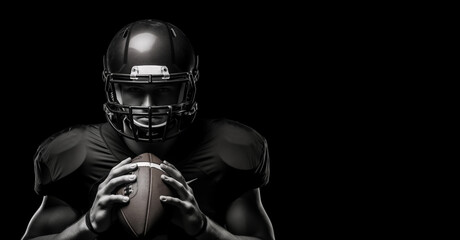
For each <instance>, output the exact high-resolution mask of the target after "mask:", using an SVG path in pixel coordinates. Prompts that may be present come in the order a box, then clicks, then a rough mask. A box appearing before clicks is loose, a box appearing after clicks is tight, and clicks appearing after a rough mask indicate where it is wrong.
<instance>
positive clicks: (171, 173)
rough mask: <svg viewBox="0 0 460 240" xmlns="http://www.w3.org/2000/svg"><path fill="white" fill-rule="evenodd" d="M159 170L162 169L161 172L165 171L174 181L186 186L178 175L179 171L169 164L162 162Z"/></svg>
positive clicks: (179, 174) (180, 175)
mask: <svg viewBox="0 0 460 240" xmlns="http://www.w3.org/2000/svg"><path fill="white" fill-rule="evenodd" d="M160 168H161V169H163V171H165V172H166V173H167V174H168V175H169V176H170V177H172V178H174V179H176V180H177V181H179V182H180V183H182V184H183V185H186V184H187V183H186V182H185V179H184V177H183V176H182V174H181V173H180V171H179V170H177V168H176V167H174V165H172V164H171V163H169V162H167V161H163V163H162V164H160Z"/></svg>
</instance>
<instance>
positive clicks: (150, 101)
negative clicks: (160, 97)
mask: <svg viewBox="0 0 460 240" xmlns="http://www.w3.org/2000/svg"><path fill="white" fill-rule="evenodd" d="M150 106H153V97H152V96H151V95H150V94H145V96H144V99H143V100H142V107H150Z"/></svg>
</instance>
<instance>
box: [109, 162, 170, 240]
mask: <svg viewBox="0 0 460 240" xmlns="http://www.w3.org/2000/svg"><path fill="white" fill-rule="evenodd" d="M161 162H162V161H161V160H160V159H159V158H158V157H156V156H155V155H153V154H151V153H143V154H141V155H139V156H137V157H135V158H134V159H133V160H132V163H136V164H137V166H138V168H137V169H136V171H134V172H132V173H131V174H135V175H137V181H135V182H133V183H132V184H129V185H126V186H123V187H122V188H120V189H119V190H118V191H117V194H121V195H125V196H128V197H129V198H130V200H129V203H128V204H127V205H125V206H122V207H121V208H120V209H119V211H118V217H119V220H120V222H121V225H122V226H123V227H124V228H125V229H126V230H127V231H128V232H130V233H131V234H132V235H133V236H134V237H136V238H142V237H145V236H151V235H156V234H159V233H161V232H162V228H164V226H165V225H164V224H165V218H166V217H167V215H168V214H167V211H166V209H165V208H164V207H163V205H162V203H161V201H160V199H159V197H160V195H169V196H172V195H173V192H172V190H171V189H170V188H169V186H167V185H166V184H165V183H164V182H163V181H162V180H161V175H162V174H164V172H163V170H162V169H161V168H160V163H161Z"/></svg>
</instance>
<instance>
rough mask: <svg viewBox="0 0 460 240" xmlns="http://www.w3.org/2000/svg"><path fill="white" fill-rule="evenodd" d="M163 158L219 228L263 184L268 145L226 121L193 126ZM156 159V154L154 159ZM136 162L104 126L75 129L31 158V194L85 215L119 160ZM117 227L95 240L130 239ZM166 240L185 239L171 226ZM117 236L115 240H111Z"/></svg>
mask: <svg viewBox="0 0 460 240" xmlns="http://www.w3.org/2000/svg"><path fill="white" fill-rule="evenodd" d="M170 152H171V154H169V155H168V156H167V159H166V160H168V161H170V162H172V163H174V165H175V166H176V167H177V168H178V169H179V170H180V171H181V173H182V175H183V176H184V178H185V179H186V180H187V181H190V180H192V179H196V180H194V181H193V182H191V183H190V186H191V187H192V188H193V191H194V195H195V198H196V200H197V202H198V204H199V206H200V209H201V210H202V211H203V212H204V213H205V214H206V215H207V216H208V217H210V218H211V219H213V220H214V221H215V222H217V223H219V224H221V225H223V223H224V220H225V213H226V210H227V209H228V206H229V204H230V203H231V202H232V201H233V200H235V199H236V198H238V197H239V196H240V195H241V194H242V193H244V192H246V191H248V190H250V189H254V188H257V187H261V186H263V185H265V184H267V182H268V179H269V154H268V148H267V142H266V140H265V139H264V138H263V137H262V136H261V135H260V134H258V133H257V132H256V131H255V130H253V129H252V128H250V127H248V126H245V125H243V124H241V123H238V122H235V121H231V120H228V119H212V120H197V121H195V123H194V124H193V125H192V126H191V127H190V128H189V129H187V130H186V131H184V132H183V133H182V134H181V135H180V137H179V139H178V143H177V144H176V145H175V147H174V149H173V150H172V151H170ZM153 154H155V153H153ZM127 157H132V158H133V157H135V154H134V153H133V152H131V151H130V150H129V149H128V148H127V147H126V145H125V143H124V141H123V139H122V137H121V136H120V135H119V134H118V133H117V132H115V130H114V129H113V128H112V127H111V126H110V125H109V124H108V123H102V124H95V125H79V126H74V127H71V128H69V129H66V130H64V131H61V132H59V133H57V134H54V135H53V136H51V137H49V138H48V139H47V140H45V141H44V142H43V143H42V144H41V145H40V147H39V148H38V150H37V153H36V154H35V159H34V164H35V191H36V192H37V193H38V194H39V195H53V196H57V197H59V198H60V199H62V200H64V201H66V202H67V203H68V204H69V205H70V206H72V207H73V208H74V209H75V210H76V211H78V212H79V213H80V214H81V215H83V214H84V213H85V212H87V211H88V210H89V208H90V207H91V204H92V202H93V200H94V196H95V195H94V194H95V191H96V189H97V186H98V184H99V183H100V182H101V181H103V180H104V179H105V177H106V176H107V174H108V173H109V171H110V170H111V169H112V167H114V166H115V165H116V164H118V163H119V162H120V161H122V160H123V159H126V158H127ZM119 229H120V227H119V226H117V225H116V224H115V225H114V226H113V227H112V228H111V229H110V230H109V231H107V232H106V233H105V234H103V235H101V236H100V238H99V239H105V238H106V237H107V239H109V238H111V239H128V236H124V233H123V232H119V231H120V230H119ZM166 232H167V235H168V238H162V239H188V238H187V236H186V235H185V234H184V233H183V232H182V230H181V229H178V228H177V227H174V226H172V225H170V226H169V227H168V229H167V230H166ZM114 236H116V238H114Z"/></svg>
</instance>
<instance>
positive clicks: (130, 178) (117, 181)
mask: <svg viewBox="0 0 460 240" xmlns="http://www.w3.org/2000/svg"><path fill="white" fill-rule="evenodd" d="M136 178H137V176H136V175H134V174H130V175H123V176H119V177H116V178H113V179H111V180H110V181H109V182H107V184H106V185H105V186H104V187H103V188H102V193H103V194H111V193H112V192H113V191H115V189H117V188H118V187H120V186H121V185H124V184H128V183H132V182H134V181H136Z"/></svg>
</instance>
